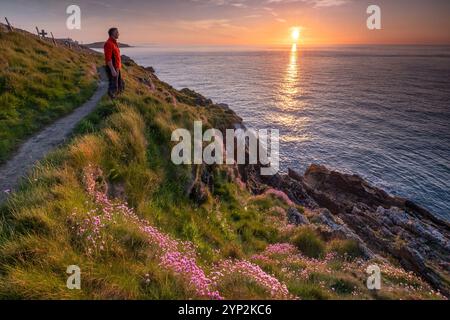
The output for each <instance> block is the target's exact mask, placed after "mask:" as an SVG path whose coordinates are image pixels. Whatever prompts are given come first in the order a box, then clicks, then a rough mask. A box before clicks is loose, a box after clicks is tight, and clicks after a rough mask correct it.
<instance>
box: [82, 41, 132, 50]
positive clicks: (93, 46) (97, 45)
mask: <svg viewBox="0 0 450 320" xmlns="http://www.w3.org/2000/svg"><path fill="white" fill-rule="evenodd" d="M104 44H105V42H93V43H88V44H85V46H86V47H88V48H91V49H102V48H103V46H104ZM119 47H120V48H134V46H131V45H129V44H126V43H119Z"/></svg>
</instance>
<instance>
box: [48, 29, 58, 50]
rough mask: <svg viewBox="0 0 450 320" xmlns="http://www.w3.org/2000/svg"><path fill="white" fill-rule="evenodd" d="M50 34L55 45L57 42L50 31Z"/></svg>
mask: <svg viewBox="0 0 450 320" xmlns="http://www.w3.org/2000/svg"><path fill="white" fill-rule="evenodd" d="M50 34H51V35H52V40H53V44H54V45H55V47H57V46H58V44H57V43H56V40H55V37H54V36H53V32H50Z"/></svg>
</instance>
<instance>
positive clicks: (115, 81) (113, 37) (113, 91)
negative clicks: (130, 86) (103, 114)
mask: <svg viewBox="0 0 450 320" xmlns="http://www.w3.org/2000/svg"><path fill="white" fill-rule="evenodd" d="M108 35H109V39H108V40H107V41H106V43H105V45H104V51H105V62H106V72H107V74H108V78H109V89H108V94H109V96H110V97H111V99H114V98H116V97H117V95H118V94H120V93H122V92H123V91H124V90H125V83H124V81H123V78H122V72H121V69H122V59H121V56H120V49H119V44H118V43H117V40H119V29H117V28H111V29H109V31H108Z"/></svg>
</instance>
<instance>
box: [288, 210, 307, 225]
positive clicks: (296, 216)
mask: <svg viewBox="0 0 450 320" xmlns="http://www.w3.org/2000/svg"><path fill="white" fill-rule="evenodd" d="M287 217H288V222H289V223H290V224H294V225H296V226H302V225H308V224H309V221H308V219H307V218H306V217H305V216H304V215H303V214H301V213H300V212H299V211H298V210H297V209H296V208H292V207H291V208H289V210H288V212H287Z"/></svg>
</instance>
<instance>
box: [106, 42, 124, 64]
mask: <svg viewBox="0 0 450 320" xmlns="http://www.w3.org/2000/svg"><path fill="white" fill-rule="evenodd" d="M104 49H105V62H106V64H108V62H110V61H112V62H113V66H114V68H116V70H120V69H121V68H122V59H121V57H120V49H119V45H118V43H117V41H116V40H115V39H113V38H109V39H108V41H106V43H105V46H104Z"/></svg>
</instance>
